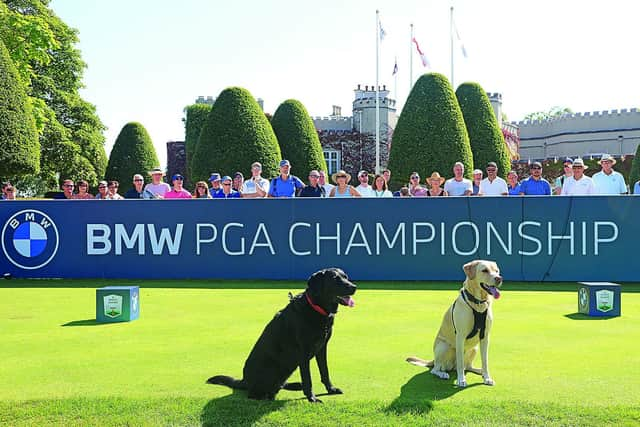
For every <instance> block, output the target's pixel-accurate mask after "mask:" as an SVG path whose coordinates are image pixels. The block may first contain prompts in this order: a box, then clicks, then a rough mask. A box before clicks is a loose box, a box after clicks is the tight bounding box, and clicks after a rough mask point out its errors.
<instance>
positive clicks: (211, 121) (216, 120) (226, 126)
mask: <svg viewBox="0 0 640 427" xmlns="http://www.w3.org/2000/svg"><path fill="white" fill-rule="evenodd" d="M280 159H281V155H280V147H279V146H278V141H277V139H276V135H275V134H274V133H273V129H272V128H271V125H270V124H269V121H268V120H267V118H266V116H265V115H264V113H263V112H262V110H261V109H260V106H259V105H258V103H257V102H256V100H255V99H254V98H253V96H252V95H251V93H249V91H248V90H246V89H243V88H240V87H230V88H227V89H225V90H223V91H222V92H221V93H220V95H219V96H218V98H217V99H216V102H215V104H214V105H213V109H212V110H211V112H210V113H209V116H208V117H207V121H206V123H205V125H204V127H203V128H202V132H201V133H200V139H199V141H198V144H197V146H196V152H195V155H194V157H193V162H192V164H191V168H192V173H193V176H192V178H191V179H192V181H198V180H204V179H207V178H208V177H209V174H210V173H211V172H219V173H221V174H223V175H225V174H226V175H231V174H233V173H234V172H235V171H241V172H243V173H244V174H245V176H248V175H250V174H249V171H250V169H251V163H253V162H260V163H262V175H263V176H264V177H266V178H269V177H273V176H276V175H277V174H278V162H279V161H280Z"/></svg>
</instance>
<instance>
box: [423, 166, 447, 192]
mask: <svg viewBox="0 0 640 427" xmlns="http://www.w3.org/2000/svg"><path fill="white" fill-rule="evenodd" d="M443 183H444V178H443V177H441V176H440V174H439V173H438V172H434V173H432V174H431V176H430V177H429V178H427V186H429V189H428V190H427V197H438V196H448V195H449V194H448V193H447V192H446V191H444V189H443V188H442V184H443Z"/></svg>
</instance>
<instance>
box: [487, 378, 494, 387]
mask: <svg viewBox="0 0 640 427" xmlns="http://www.w3.org/2000/svg"><path fill="white" fill-rule="evenodd" d="M484 384H485V385H496V383H495V382H494V381H493V379H491V378H485V379H484Z"/></svg>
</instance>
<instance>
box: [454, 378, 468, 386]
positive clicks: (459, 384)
mask: <svg viewBox="0 0 640 427" xmlns="http://www.w3.org/2000/svg"><path fill="white" fill-rule="evenodd" d="M456 385H457V386H458V387H460V388H464V387H466V386H467V380H466V379H464V378H460V379H458V381H457V382H456Z"/></svg>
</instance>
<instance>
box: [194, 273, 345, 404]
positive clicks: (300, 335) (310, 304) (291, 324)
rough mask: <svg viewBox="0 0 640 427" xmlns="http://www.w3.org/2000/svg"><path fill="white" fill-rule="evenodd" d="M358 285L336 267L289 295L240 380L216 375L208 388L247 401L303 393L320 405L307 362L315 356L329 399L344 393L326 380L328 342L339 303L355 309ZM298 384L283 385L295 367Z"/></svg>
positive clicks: (251, 355)
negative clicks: (227, 390)
mask: <svg viewBox="0 0 640 427" xmlns="http://www.w3.org/2000/svg"><path fill="white" fill-rule="evenodd" d="M355 292H356V285H354V284H353V283H351V281H349V278H348V277H347V275H346V274H345V272H344V271H342V270H340V269H339V268H327V269H325V270H320V271H318V272H316V273H314V274H313V275H312V276H311V277H310V278H309V280H308V282H307V289H306V290H305V291H304V292H303V293H301V294H298V295H296V296H291V295H290V301H289V304H288V305H287V306H286V307H285V308H284V309H283V310H281V311H279V312H278V313H276V315H275V317H274V318H273V319H272V320H271V322H269V323H268V324H267V326H266V327H265V328H264V331H263V332H262V335H260V338H258V342H256V344H255V345H254V346H253V350H251V354H249V357H248V358H247V360H246V362H245V364H244V369H243V371H242V374H243V377H242V379H241V380H237V379H234V378H232V377H229V376H226V375H217V376H215V377H211V378H209V379H208V380H207V383H209V384H221V385H226V386H227V387H231V388H234V389H241V390H247V392H248V396H249V398H251V399H262V400H273V399H275V396H276V394H277V393H278V391H280V390H281V389H283V388H284V389H286V390H300V389H302V390H303V391H304V394H305V396H306V397H307V400H309V402H321V400H320V399H318V398H317V397H316V396H315V395H314V394H313V390H312V387H311V373H310V371H309V361H310V360H311V359H312V358H313V357H315V358H316V362H318V369H319V370H320V377H321V379H322V383H323V384H324V386H325V387H326V388H327V392H328V393H329V394H342V390H340V389H339V388H336V387H334V386H333V384H332V383H331V380H330V379H329V368H328V367H327V343H328V342H329V339H330V338H331V330H332V327H333V319H334V316H335V314H336V312H337V311H338V304H341V305H346V306H349V307H353V305H354V301H353V299H352V298H351V295H353V294H354V293H355ZM298 367H299V368H300V377H301V378H302V383H287V382H286V381H287V379H288V378H289V377H290V376H291V374H292V373H293V371H295V370H296V368H298Z"/></svg>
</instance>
